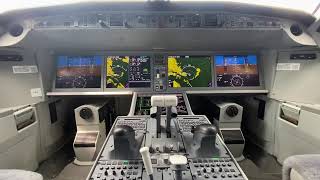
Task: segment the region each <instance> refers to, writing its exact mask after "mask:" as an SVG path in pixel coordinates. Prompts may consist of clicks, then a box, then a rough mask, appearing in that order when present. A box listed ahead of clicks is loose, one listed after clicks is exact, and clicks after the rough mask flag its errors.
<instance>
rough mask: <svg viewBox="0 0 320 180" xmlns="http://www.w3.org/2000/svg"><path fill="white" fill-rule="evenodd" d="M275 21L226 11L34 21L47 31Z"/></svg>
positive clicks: (90, 15)
mask: <svg viewBox="0 0 320 180" xmlns="http://www.w3.org/2000/svg"><path fill="white" fill-rule="evenodd" d="M280 26H281V22H280V20H279V19H277V18H271V17H264V16H257V15H248V14H239V13H230V12H203V11H202V12H201V13H199V12H196V11H194V12H161V11H159V12H141V13H139V12H125V13H124V12H116V11H115V12H90V13H78V14H70V15H56V16H48V17H41V18H37V19H35V24H34V28H35V29H47V28H112V29H118V28H120V29H122V28H138V29H141V28H226V29H228V28H250V29H251V28H280Z"/></svg>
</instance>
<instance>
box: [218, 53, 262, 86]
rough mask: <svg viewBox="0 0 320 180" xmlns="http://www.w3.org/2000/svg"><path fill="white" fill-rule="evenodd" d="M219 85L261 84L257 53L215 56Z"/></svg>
mask: <svg viewBox="0 0 320 180" xmlns="http://www.w3.org/2000/svg"><path fill="white" fill-rule="evenodd" d="M215 66H216V76H217V86H218V87H241V86H260V81H259V71H258V62H257V56H256V55H225V56H224V55H218V56H215Z"/></svg>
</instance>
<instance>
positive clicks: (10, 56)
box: [0, 54, 23, 61]
mask: <svg viewBox="0 0 320 180" xmlns="http://www.w3.org/2000/svg"><path fill="white" fill-rule="evenodd" d="M22 60H23V57H22V56H21V55H14V54H1V55H0V61H22Z"/></svg>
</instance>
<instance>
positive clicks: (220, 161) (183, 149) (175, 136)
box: [87, 97, 247, 180]
mask: <svg viewBox="0 0 320 180" xmlns="http://www.w3.org/2000/svg"><path fill="white" fill-rule="evenodd" d="M156 100H160V101H161V98H160V99H157V98H156V99H155V100H154V101H153V102H154V103H152V104H153V105H152V106H153V110H151V115H150V116H126V117H118V118H117V119H116V121H115V123H114V125H113V127H112V129H111V131H110V133H109V135H108V137H107V139H106V141H105V143H104V146H103V148H102V150H101V152H100V154H99V156H98V158H97V160H96V162H95V164H94V166H93V167H92V169H91V171H90V173H89V175H88V177H87V180H129V179H130V180H138V179H140V180H149V179H150V180H151V179H155V180H202V179H203V180H204V179H206V180H207V179H209V180H210V179H232V180H246V179H247V177H246V176H245V174H244V173H243V171H242V170H241V168H240V167H239V165H238V164H237V162H236V161H235V160H234V158H233V156H232V155H231V153H230V151H229V150H228V149H227V146H226V145H225V144H224V143H223V141H222V140H221V138H220V136H219V135H218V134H217V129H216V127H215V126H213V125H212V124H211V123H210V121H209V120H208V119H207V118H206V117H205V116H202V115H197V116H195V115H178V116H177V114H176V113H175V107H174V106H175V105H174V104H177V101H172V102H170V103H167V102H164V103H162V102H160V103H159V101H158V102H157V101H156ZM170 100H172V98H171V97H170ZM161 107H166V109H167V113H166V115H165V116H164V115H161V113H159V112H158V111H161ZM157 109H158V110H157Z"/></svg>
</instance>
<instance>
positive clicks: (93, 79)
mask: <svg viewBox="0 0 320 180" xmlns="http://www.w3.org/2000/svg"><path fill="white" fill-rule="evenodd" d="M102 63H103V57H102V56H58V59H57V72H56V81H55V88H58V89H59V88H101V66H102Z"/></svg>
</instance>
